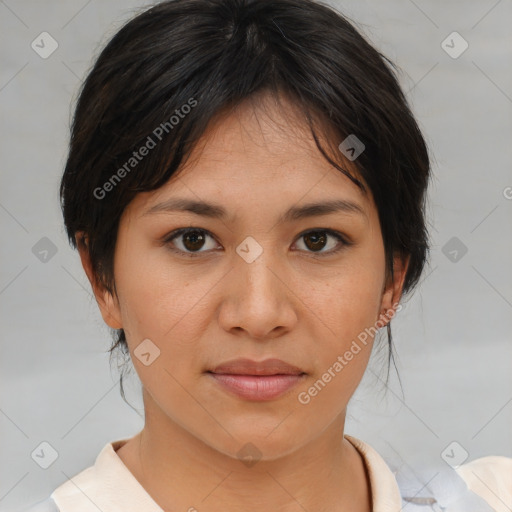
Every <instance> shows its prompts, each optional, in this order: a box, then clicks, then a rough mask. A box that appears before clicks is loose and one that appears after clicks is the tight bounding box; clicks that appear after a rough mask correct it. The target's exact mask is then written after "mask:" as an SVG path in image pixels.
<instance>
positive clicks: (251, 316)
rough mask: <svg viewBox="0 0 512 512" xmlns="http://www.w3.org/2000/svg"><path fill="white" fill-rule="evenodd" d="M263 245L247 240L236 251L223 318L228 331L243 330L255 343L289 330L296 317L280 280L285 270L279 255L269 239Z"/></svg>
mask: <svg viewBox="0 0 512 512" xmlns="http://www.w3.org/2000/svg"><path fill="white" fill-rule="evenodd" d="M260 241H261V243H260V242H257V241H256V240H255V239H254V238H252V237H248V239H246V240H244V241H243V242H242V243H241V244H239V246H238V247H237V248H236V252H237V255H236V258H235V259H234V263H233V264H234V266H235V268H234V269H233V270H234V272H233V273H232V279H233V280H234V281H233V284H232V285H231V286H229V288H226V293H227V296H226V297H225V298H228V300H226V302H225V303H224V309H223V311H224V312H223V314H222V322H223V323H224V328H225V329H227V330H230V329H234V328H238V329H240V328H242V329H243V330H244V331H245V332H246V333H247V334H249V335H250V336H251V337H252V338H255V339H258V338H260V339H263V338H266V337H268V336H269V334H270V333H271V332H272V331H273V330H274V329H276V328H277V327H281V328H282V327H287V328H290V326H291V322H293V317H294V315H293V312H292V310H293V308H291V307H290V304H288V303H287V301H288V298H287V292H286V290H287V287H286V286H285V285H284V283H283V282H282V281H285V279H284V276H282V277H280V276H279V274H280V273H281V274H282V273H283V271H284V270H283V268H284V266H283V265H280V264H279V261H278V259H279V258H278V257H277V253H278V251H274V250H273V249H272V248H271V245H272V242H271V240H270V237H267V238H266V239H265V240H263V237H261V239H260ZM276 330H277V329H276Z"/></svg>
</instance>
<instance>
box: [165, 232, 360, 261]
mask: <svg viewBox="0 0 512 512" xmlns="http://www.w3.org/2000/svg"><path fill="white" fill-rule="evenodd" d="M189 232H199V233H202V234H207V235H209V236H211V237H212V238H213V239H215V237H214V236H213V235H212V234H211V233H210V232H209V231H207V230H206V229H202V228H193V227H191V228H181V229H177V230H175V231H173V232H172V233H169V235H167V236H166V237H165V238H164V239H163V243H164V244H167V245H170V244H171V242H172V241H173V240H174V239H175V238H178V237H179V236H181V235H184V234H186V233H189ZM311 233H327V234H329V235H331V236H333V237H334V238H336V239H337V240H338V242H340V245H339V246H338V247H337V248H336V249H331V250H330V251H326V252H314V251H306V252H309V253H310V254H313V255H315V256H317V255H318V256H320V257H324V256H330V255H333V254H336V253H338V252H340V251H341V250H342V249H343V248H344V247H348V246H350V245H352V242H350V241H348V240H347V239H346V237H344V236H343V235H342V234H341V233H338V232H337V231H334V230H332V229H325V228H323V229H322V228H315V229H310V230H308V231H305V232H304V233H301V234H300V235H299V236H298V237H297V239H300V238H302V237H304V236H306V235H309V234H311ZM169 249H170V250H171V251H172V252H174V253H177V254H180V255H183V256H185V257H190V258H196V257H198V256H201V254H203V253H207V252H208V251H196V252H185V251H182V250H181V249H175V248H173V247H169Z"/></svg>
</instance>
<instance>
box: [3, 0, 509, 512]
mask: <svg viewBox="0 0 512 512" xmlns="http://www.w3.org/2000/svg"><path fill="white" fill-rule="evenodd" d="M332 4H333V5H335V6H336V7H337V8H339V9H340V10H341V11H342V12H343V13H345V14H346V15H348V16H349V17H350V18H351V19H352V20H354V21H355V22H357V23H358V26H359V28H360V30H362V31H363V32H364V34H366V36H367V37H368V38H369V39H370V40H371V41H372V42H373V43H374V44H375V45H376V47H377V48H378V49H379V50H380V51H382V52H383V53H384V54H385V55H387V56H388V57H390V58H391V59H392V60H393V61H395V62H396V64H397V65H398V66H399V67H400V68H401V70H402V72H401V75H400V81H401V84H402V86H403V88H404V90H405V91H406V92H407V97H408V99H409V101H410V103H411V106H412V108H413V111H414V113H415V115H416V116H417V119H418V122H419V124H420V126H421V128H422V130H423V132H424V135H425V137H426V139H427V141H428V144H429V147H430V150H431V153H432V155H433V172H434V179H433V181H432V186H431V188H430V191H429V211H428V216H429V224H430V231H431V236H432V254H431V261H430V263H429V266H428V267H427V268H426V269H425V273H424V276H423V280H422V282H421V284H420V286H419V288H418V289H417V291H416V293H415V294H414V295H413V296H412V297H411V298H410V299H409V301H408V302H407V303H406V305H405V307H404V308H403V310H402V311H401V312H400V313H399V314H398V315H397V316H396V318H395V319H394V320H393V322H392V326H393V334H394V341H395V347H396V352H397V354H398V357H397V366H398V371H399V375H400V378H401V383H402V388H403V393H402V390H401V389H400V385H399V383H398V378H397V376H396V373H395V371H394V369H393V368H392V370H391V378H390V383H389V388H388V389H385V388H384V384H383V380H384V379H385V368H386V367H385V363H386V352H385V351H383V352H378V351H376V352H375V354H374V356H372V360H371V362H370V365H369V367H368V370H367V372H366V374H365V377H364V378H363V381H362V383H361V385H360V387H359V389H358V390H357V392H356V394H355V396H354V397H353V400H352V402H351V404H350V406H349V414H348V418H347V424H346V429H345V431H346V433H348V434H351V435H354V436H356V437H359V438H361V439H363V440H365V441H366V442H368V443H370V444H371V445H372V446H373V447H374V448H375V449H376V450H377V451H379V452H380V453H381V454H382V455H383V456H392V455H393V454H395V455H396V454H398V456H400V457H401V458H402V459H403V460H404V461H405V462H406V463H408V464H410V465H414V464H423V463H435V462H436V461H442V460H443V453H445V449H447V447H449V448H448V451H450V450H454V451H452V452H450V453H454V454H455V456H456V457H459V458H460V459H461V460H462V459H463V458H465V457H467V461H469V460H472V459H474V458H477V457H481V456H484V455H506V456H509V457H511V456H512V428H511V426H512V371H511V370H512V343H511V334H510V333H511V331H512V265H511V262H512V242H511V239H512V199H511V198H512V188H511V187H512V172H511V164H512V144H511V141H512V138H511V137H512V59H511V56H512V32H511V31H510V26H511V22H512V2H511V1H510V0H501V1H496V0H482V1H478V2H467V1H465V2H463V1H462V0H458V1H454V0H450V1H423V2H421V3H420V1H419V0H416V1H415V2H413V1H412V0H392V1H386V2H382V1H378V0H372V1H349V0H346V1H339V2H332ZM144 5H149V4H148V3H145V2H143V1H135V0H128V1H127V0H103V1H99V0H89V1H87V0H68V1H66V2H64V1H56V0H53V1H49V0H47V1H43V2H41V1H36V0H17V1H15V0H5V1H2V2H0V38H1V55H2V65H1V67H0V103H1V108H2V116H1V119H0V123H1V138H0V144H1V168H0V169H1V171H0V172H1V178H0V224H1V230H2V243H1V244H0V261H1V265H0V308H1V324H0V325H1V334H2V338H1V359H0V362H1V363H0V364H1V367H0V368H1V374H0V375H1V383H2V386H1V389H0V391H1V394H0V432H1V437H0V439H1V448H0V449H1V455H0V460H1V469H0V510H1V511H11V510H17V509H19V508H20V507H23V506H25V505H27V504H29V503H31V502H34V501H37V500H40V499H43V498H45V497H46V496H48V495H49V494H50V492H51V491H53V490H54V489H55V488H56V487H57V486H58V485H60V484H61V483H63V482H64V481H65V480H66V478H67V477H71V476H74V475H75V474H76V473H78V472H79V471H81V470H82V469H85V468H86V467H88V466H90V465H91V464H93V462H94V459H95V457H96V456H97V454H98V453H99V451H100V449H101V448H102V447H103V446H104V445H105V443H107V442H109V441H112V440H116V439H121V438H125V437H130V436H132V435H134V434H135V433H137V432H138V431H139V430H140V429H141V428H142V426H143V411H142V402H141V399H140V388H139V385H138V380H137V378H136V377H132V378H131V380H129V381H127V383H126V388H127V398H128V400H129V401H130V403H131V404H132V405H133V406H134V408H135V409H138V411H139V413H137V412H135V411H134V410H133V409H132V408H130V407H129V406H128V405H127V404H126V403H125V402H124V401H123V400H122V398H121V396H120V393H119V383H118V381H119V374H118V372H117V368H116V365H115V363H114V364H113V365H112V368H111V367H110V365H109V357H108V353H107V349H108V348H109V346H110V342H111V339H110V337H109V332H108V329H107V327H106V326H105V325H104V324H103V321H102V319H101V316H100V314H99V311H98V308H97V305H96V303H95V301H94V300H93V298H92V296H91V294H90V287H89V283H88V281H87V279H86V276H85V274H84V272H83V270H82V267H81V265H80V261H79V257H78V254H77V253H76V252H74V251H73V250H72V249H71V248H70V247H69V245H68V243H67V239H66V237H65V234H64V229H63V223H62V219H61V213H60V207H59V200H58V184H59V179H60V176H61V173H62V170H63V167H64V164H65V159H66V150H67V144H68V137H69V123H70V116H71V114H72V109H73V107H74V100H75V99H76V94H77V89H78V87H79V85H80V83H81V81H82V80H83V78H84V77H85V74H86V72H87V70H88V69H89V67H90V66H91V64H92V62H93V59H94V57H95V56H97V54H98V52H99V51H100V49H101V48H102V47H103V45H104V44H105V43H106V41H107V40H108V39H109V38H110V37H111V36H112V35H113V34H114V33H115V31H116V30H117V29H118V28H119V27H120V26H121V24H122V23H123V22H124V21H126V20H127V19H128V18H130V17H131V16H132V15H133V14H134V13H135V12H136V11H137V10H139V9H141V8H142V7H144ZM42 32H47V33H48V34H49V35H50V37H51V38H52V39H53V40H54V41H55V42H56V43H53V42H52V40H51V39H50V38H49V37H48V35H43V36H40V34H41V33H42ZM453 32H457V34H455V35H454V34H453ZM41 37H44V38H45V41H46V43H45V45H44V46H45V49H44V51H50V50H51V49H52V46H51V45H52V44H53V45H54V46H55V44H58V47H57V48H56V49H55V51H54V52H53V53H52V54H51V55H49V56H47V55H46V56H45V57H46V58H43V56H41V53H43V49H42V48H39V49H38V51H36V50H35V49H34V46H35V43H37V41H40V39H41ZM33 41H35V43H34V44H33ZM443 41H444V43H443ZM466 44H467V45H468V46H467V48H466V49H465V51H463V52H462V53H461V54H460V55H458V54H459V53H460V52H461V51H462V50H463V49H464V48H465V46H466ZM39 46H42V45H41V44H40V43H39ZM36 48H37V46H36ZM450 53H451V55H450ZM44 251H48V252H46V253H45V252H44ZM384 341H385V340H384V338H382V343H381V345H382V344H383V343H384ZM454 442H455V443H456V444H452V443H454ZM41 443H49V445H51V447H53V448H52V449H54V450H55V452H56V456H57V459H56V460H55V461H54V463H53V464H52V465H51V466H50V467H49V468H48V469H43V468H42V467H41V466H40V464H38V463H37V457H36V456H35V455H34V454H36V453H38V452H40V451H41V446H42V447H43V448H44V447H46V448H47V451H46V453H50V451H51V450H50V449H49V448H48V447H47V445H41ZM49 450H50V451H49ZM51 453H53V452H51Z"/></svg>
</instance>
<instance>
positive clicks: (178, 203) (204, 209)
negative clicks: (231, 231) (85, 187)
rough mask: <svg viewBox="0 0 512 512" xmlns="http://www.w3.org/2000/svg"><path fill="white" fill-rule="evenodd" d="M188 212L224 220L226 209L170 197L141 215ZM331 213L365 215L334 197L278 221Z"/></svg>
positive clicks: (293, 209)
mask: <svg viewBox="0 0 512 512" xmlns="http://www.w3.org/2000/svg"><path fill="white" fill-rule="evenodd" d="M170 212H190V213H195V214H196V215H201V216H203V217H209V218H213V219H221V220H226V219H227V217H228V212H227V210H226V209H225V208H224V207H223V206H221V205H219V204H214V203H207V202H204V201H196V200H194V199H185V198H172V199H168V200H166V201H163V202H161V203H157V204H155V205H154V206H152V207H151V208H149V209H147V210H146V211H144V212H143V213H142V216H146V215H151V214H155V213H170ZM331 213H348V214H358V215H363V216H365V217H366V213H365V211H364V209H363V207H362V206H360V205H359V204H358V203H354V202H352V201H349V200H346V199H335V200H331V201H325V202H317V203H308V204H304V205H300V206H292V207H291V208H289V209H288V210H287V211H286V212H285V213H284V214H282V215H281V217H280V218H279V220H278V222H282V223H284V222H292V221H297V220H300V219H305V218H308V217H319V216H321V215H328V214H331Z"/></svg>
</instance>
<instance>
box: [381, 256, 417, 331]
mask: <svg viewBox="0 0 512 512" xmlns="http://www.w3.org/2000/svg"><path fill="white" fill-rule="evenodd" d="M409 261H410V256H409V255H408V256H403V255H400V254H397V255H395V256H394V258H393V279H392V278H391V272H389V275H387V279H386V283H385V284H384V289H383V291H382V299H381V304H380V315H379V319H378V321H377V324H378V326H379V327H384V326H386V325H387V324H388V323H389V322H390V321H391V319H392V318H393V317H394V316H395V314H396V312H397V311H399V310H400V308H401V306H400V305H399V302H400V298H401V296H402V291H403V286H404V281H405V275H406V273H407V269H408V267H409Z"/></svg>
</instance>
